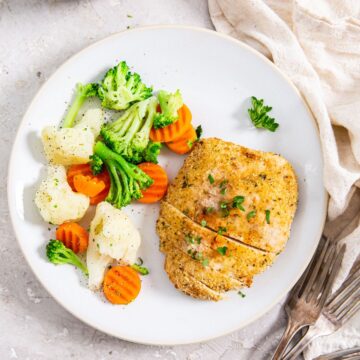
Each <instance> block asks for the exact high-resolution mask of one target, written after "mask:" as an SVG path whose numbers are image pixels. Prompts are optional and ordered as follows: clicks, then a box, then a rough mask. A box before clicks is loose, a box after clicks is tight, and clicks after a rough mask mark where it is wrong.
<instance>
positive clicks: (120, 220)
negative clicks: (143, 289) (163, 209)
mask: <svg viewBox="0 0 360 360" xmlns="http://www.w3.org/2000/svg"><path fill="white" fill-rule="evenodd" d="M89 243H90V244H91V246H89V248H88V251H87V266H88V270H89V287H90V288H91V289H98V288H99V287H100V286H101V284H102V281H103V278H104V272H105V269H106V267H107V265H108V264H109V263H110V262H112V261H113V260H118V261H119V260H121V262H123V263H125V264H133V263H134V262H135V260H136V253H137V250H138V248H139V246H140V243H141V237H140V234H139V232H138V230H137V229H136V228H135V226H134V224H133V223H132V222H131V220H130V218H129V217H128V216H127V215H126V214H125V213H124V212H123V211H121V210H119V209H116V208H114V207H113V206H112V205H110V204H109V203H108V202H105V201H104V202H101V203H100V204H99V205H98V206H97V208H96V213H95V216H94V219H93V220H92V221H91V224H90V241H89Z"/></svg>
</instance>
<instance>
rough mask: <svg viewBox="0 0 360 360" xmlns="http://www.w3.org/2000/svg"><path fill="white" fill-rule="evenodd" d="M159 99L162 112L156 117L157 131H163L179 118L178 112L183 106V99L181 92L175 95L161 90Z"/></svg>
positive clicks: (177, 91) (155, 125) (176, 92)
mask: <svg viewBox="0 0 360 360" xmlns="http://www.w3.org/2000/svg"><path fill="white" fill-rule="evenodd" d="M158 99H159V104H160V109H161V112H160V113H157V114H156V116H155V120H154V128H155V129H161V128H163V127H165V126H168V125H170V124H172V123H173V122H175V121H176V120H177V119H178V118H179V114H178V111H179V109H180V108H181V107H182V106H183V99H182V96H181V94H180V91H179V90H176V91H175V92H174V93H173V94H172V93H169V92H167V91H165V90H160V91H159V94H158Z"/></svg>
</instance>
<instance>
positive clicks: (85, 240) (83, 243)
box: [56, 222, 89, 253]
mask: <svg viewBox="0 0 360 360" xmlns="http://www.w3.org/2000/svg"><path fill="white" fill-rule="evenodd" d="M56 239H57V240H60V241H61V242H62V243H64V245H65V246H66V247H68V248H69V249H71V250H72V251H73V252H74V253H82V252H84V251H85V250H86V249H87V247H88V244H89V234H88V232H87V231H86V230H85V229H84V228H83V227H82V226H80V225H79V224H77V223H74V222H66V223H63V224H61V225H60V226H59V227H58V228H57V229H56Z"/></svg>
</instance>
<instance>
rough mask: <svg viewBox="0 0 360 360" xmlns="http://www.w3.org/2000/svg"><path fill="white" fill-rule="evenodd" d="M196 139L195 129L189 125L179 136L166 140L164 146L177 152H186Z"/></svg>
mask: <svg viewBox="0 0 360 360" xmlns="http://www.w3.org/2000/svg"><path fill="white" fill-rule="evenodd" d="M196 139H197V135H196V131H195V129H194V127H193V126H191V128H189V129H188V130H187V131H186V132H185V133H184V134H183V135H182V136H181V137H180V138H178V139H175V140H173V141H170V142H167V143H166V146H167V147H168V148H169V149H170V150H172V151H174V152H175V153H177V154H186V153H187V152H189V151H190V150H191V148H192V146H193V144H194V142H195V141H196Z"/></svg>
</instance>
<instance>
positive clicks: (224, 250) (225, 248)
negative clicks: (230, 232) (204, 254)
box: [216, 246, 228, 256]
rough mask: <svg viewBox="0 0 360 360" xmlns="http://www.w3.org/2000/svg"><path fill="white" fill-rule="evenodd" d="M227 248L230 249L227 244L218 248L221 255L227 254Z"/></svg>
mask: <svg viewBox="0 0 360 360" xmlns="http://www.w3.org/2000/svg"><path fill="white" fill-rule="evenodd" d="M227 249H228V248H227V246H221V247H218V248H217V249H216V250H217V252H218V253H219V254H220V255H222V256H225V255H226V252H227Z"/></svg>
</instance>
